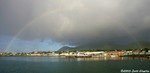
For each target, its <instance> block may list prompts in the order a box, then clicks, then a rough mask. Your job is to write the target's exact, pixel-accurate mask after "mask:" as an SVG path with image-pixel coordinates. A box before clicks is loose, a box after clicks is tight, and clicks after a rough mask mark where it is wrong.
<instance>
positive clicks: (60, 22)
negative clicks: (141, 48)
mask: <svg viewBox="0 0 150 73" xmlns="http://www.w3.org/2000/svg"><path fill="white" fill-rule="evenodd" d="M149 3H150V1H149V0H113V1H112V0H72V1H71V0H63V1H61V0H55V1H54V0H44V1H41V0H36V1H26V0H13V1H11V0H7V1H6V0H1V1H0V35H9V36H16V35H17V38H20V39H24V40H33V39H41V40H42V41H44V40H43V39H51V40H53V41H56V42H61V43H63V44H71V45H82V44H88V43H103V42H115V43H125V42H136V41H140V40H141V39H144V40H150V38H149V37H148V36H150V33H149V32H148V31H149V30H150V8H149V7H150V5H149Z"/></svg>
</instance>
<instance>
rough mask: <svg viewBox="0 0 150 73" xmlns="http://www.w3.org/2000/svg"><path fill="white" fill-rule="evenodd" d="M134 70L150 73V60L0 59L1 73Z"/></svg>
mask: <svg viewBox="0 0 150 73" xmlns="http://www.w3.org/2000/svg"><path fill="white" fill-rule="evenodd" d="M133 69H134V70H138V71H139V70H143V71H144V70H147V71H150V59H146V58H111V59H106V58H85V59H84V58H70V59H69V58H64V57H0V73H121V70H133ZM122 73H123V72H122ZM125 73H129V72H125ZM134 73H140V72H134ZM143 73H150V72H143Z"/></svg>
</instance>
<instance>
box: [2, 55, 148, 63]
mask: <svg viewBox="0 0 150 73" xmlns="http://www.w3.org/2000/svg"><path fill="white" fill-rule="evenodd" d="M134 59H140V60H144V59H148V58H137V57H136V58H134V57H112V58H111V57H109V58H108V57H103V58H65V57H49V56H45V57H0V60H10V61H32V62H64V61H66V62H71V61H107V60H134Z"/></svg>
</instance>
